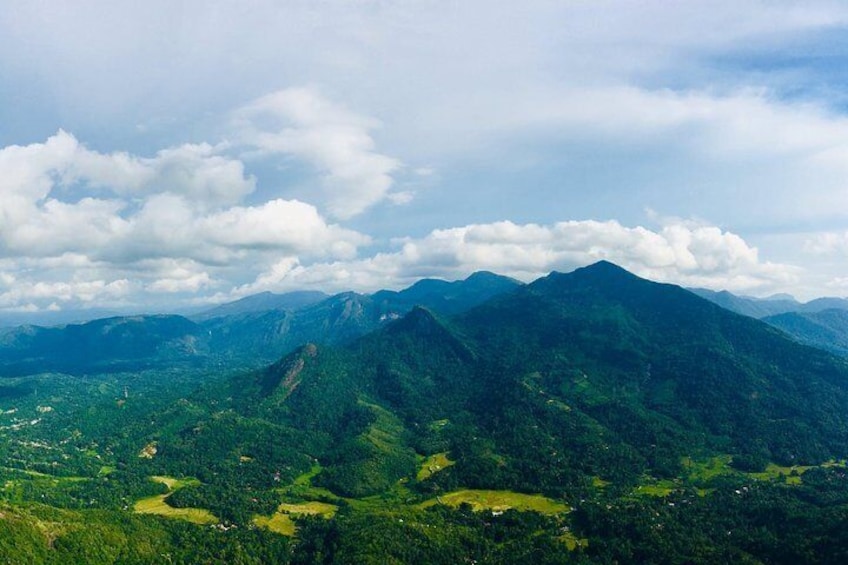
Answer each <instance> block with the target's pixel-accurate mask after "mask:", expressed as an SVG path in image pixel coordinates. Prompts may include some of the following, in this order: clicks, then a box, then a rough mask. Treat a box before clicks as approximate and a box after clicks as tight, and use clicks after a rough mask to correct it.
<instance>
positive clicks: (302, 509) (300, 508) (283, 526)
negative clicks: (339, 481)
mask: <svg viewBox="0 0 848 565" xmlns="http://www.w3.org/2000/svg"><path fill="white" fill-rule="evenodd" d="M338 509H339V507H338V506H336V505H334V504H327V503H324V502H304V503H302V504H288V503H285V502H284V503H282V504H280V506H279V507H277V511H276V512H275V513H274V514H273V515H272V516H255V517H254V518H253V523H254V524H256V525H257V526H259V527H261V528H267V529H269V530H271V531H272V532H276V533H278V534H282V535H284V536H293V535H294V534H295V531H296V527H295V524H294V521H293V520H292V516H296V515H309V516H323V517H324V518H332V517H333V516H334V515H335V514H336V511H337V510H338Z"/></svg>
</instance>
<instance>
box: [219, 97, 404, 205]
mask: <svg viewBox="0 0 848 565" xmlns="http://www.w3.org/2000/svg"><path fill="white" fill-rule="evenodd" d="M235 116H236V123H237V125H238V127H239V128H240V129H241V138H242V141H243V142H244V143H245V144H247V145H248V146H250V147H255V148H258V149H259V150H260V151H262V152H264V153H270V154H280V155H288V156H293V157H296V158H298V159H302V160H304V161H306V162H307V163H309V164H310V165H312V166H313V167H315V168H316V169H317V170H318V171H319V172H320V173H321V175H322V176H323V189H324V194H323V197H324V200H325V201H326V205H327V209H328V210H329V212H330V214H331V215H333V216H335V217H337V218H342V219H345V218H351V217H353V216H356V215H358V214H360V213H362V212H363V211H364V210H366V209H367V208H369V207H371V206H373V205H374V204H376V203H378V202H380V201H382V200H384V199H386V198H387V197H390V196H391V195H390V193H389V190H390V189H391V187H392V185H393V183H394V179H393V178H392V173H393V172H395V171H397V170H398V168H399V167H400V162H399V161H398V160H396V159H393V158H391V157H388V156H386V155H383V154H381V153H378V152H377V150H376V144H375V142H374V139H373V138H372V137H371V134H370V131H371V130H373V129H375V128H376V127H378V126H379V123H378V122H377V121H376V120H373V119H371V118H367V117H364V116H360V115H358V114H354V113H353V112H350V111H349V110H347V109H345V108H343V107H342V106H339V105H337V104H335V103H333V102H331V101H329V100H328V99H326V98H325V97H323V96H322V95H321V94H319V93H318V92H317V91H316V90H315V89H312V88H289V89H285V90H280V91H278V92H275V93H273V94H269V95H266V96H263V97H262V98H259V99H258V100H255V101H254V102H252V103H250V104H248V105H247V106H245V107H243V108H241V109H240V110H238V111H237V112H236V114H235ZM395 198H398V197H395ZM399 198H401V200H403V199H404V198H405V197H403V196H400V197H399Z"/></svg>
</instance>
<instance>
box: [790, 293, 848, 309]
mask: <svg viewBox="0 0 848 565" xmlns="http://www.w3.org/2000/svg"><path fill="white" fill-rule="evenodd" d="M824 310H848V299H846V298H837V297H834V296H827V297H823V298H816V299H814V300H810V301H809V302H807V303H806V304H804V305H803V306H801V308H800V311H801V312H822V311H824Z"/></svg>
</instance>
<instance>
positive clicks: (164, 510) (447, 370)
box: [0, 261, 848, 563]
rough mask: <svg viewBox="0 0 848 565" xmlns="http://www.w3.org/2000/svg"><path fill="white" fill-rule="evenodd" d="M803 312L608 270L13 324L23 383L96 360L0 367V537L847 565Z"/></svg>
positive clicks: (345, 557)
mask: <svg viewBox="0 0 848 565" xmlns="http://www.w3.org/2000/svg"><path fill="white" fill-rule="evenodd" d="M266 308H269V309H266ZM841 315H842V311H839V310H825V311H822V312H818V313H810V314H805V315H804V317H803V320H804V324H807V325H806V326H804V332H806V333H807V334H809V333H810V332H811V330H809V327H810V326H815V327H817V328H820V329H819V330H818V331H820V332H824V331H825V330H826V329H830V330H831V331H832V333H831V334H827V337H826V338H824V337H823V338H822V340H828V341H830V342H832V343H836V342H837V340H838V332H835V331H834V330H833V328H834V327H838V325H839V323H841ZM788 316H790V315H788V314H781V315H779V316H776V318H780V319H778V320H773V319H770V320H769V323H766V321H763V320H758V319H755V318H752V317H749V316H744V315H741V314H738V313H736V312H732V311H730V310H727V309H725V308H722V307H720V306H719V305H717V304H715V303H713V302H711V301H709V300H706V299H704V298H701V297H700V296H698V295H697V294H695V293H693V292H690V291H688V290H686V289H683V288H681V287H678V286H675V285H669V284H660V283H655V282H652V281H649V280H645V279H642V278H639V277H637V276H635V275H633V274H632V273H629V272H627V271H625V270H624V269H621V268H620V267H618V266H616V265H613V264H611V263H608V262H603V261H602V262H599V263H596V264H594V265H590V266H588V267H585V268H582V269H577V270H575V271H573V272H571V273H557V272H554V273H551V274H550V275H548V276H546V277H542V278H540V279H538V280H536V281H534V282H532V283H530V284H526V285H522V284H520V283H517V282H515V281H512V280H510V279H507V278H504V277H499V276H497V275H493V274H490V273H481V274H476V275H473V276H472V277H469V278H468V279H466V280H464V281H458V282H454V283H447V282H444V281H422V282H419V283H417V284H415V285H413V286H412V287H410V288H408V289H406V290H403V291H399V292H390V291H381V292H378V293H375V294H372V295H361V294H356V293H342V294H338V295H335V296H330V297H324V296H320V295H317V294H298V295H293V296H286V295H282V296H275V295H267V294H266V295H258V296H256V297H248V298H247V299H244V300H241V301H237V302H235V303H232V304H229V305H225V306H223V307H217V308H216V309H215V310H213V311H210V312H205V313H200V314H198V315H196V316H194V317H193V319H189V318H185V317H180V316H150V317H135V318H129V317H118V318H109V319H105V320H96V321H92V322H88V323H86V324H81V325H71V326H65V327H58V328H33V327H25V328H18V329H16V330H14V331H11V332H7V333H6V334H4V336H3V344H2V348H0V352H2V355H3V357H2V359H3V360H4V362H5V369H6V371H7V374H8V375H10V376H11V375H20V374H24V373H27V372H32V373H35V372H37V371H39V370H40V371H41V372H42V373H43V372H45V371H55V372H65V371H67V370H68V368H71V369H74V370H76V371H78V373H79V374H80V375H83V374H85V375H87V377H86V378H76V377H63V376H61V375H56V374H47V375H43V374H42V375H38V376H33V377H21V376H15V377H13V378H12V377H10V378H8V379H5V380H4V382H8V383H9V384H8V386H6V387H5V388H7V389H8V390H9V391H10V393H9V395H7V396H6V397H5V398H6V400H5V402H7V403H12V402H14V403H15V404H14V408H12V409H8V410H5V409H4V410H3V411H2V412H0V418H6V419H8V420H9V423H8V424H6V425H0V435H2V436H4V437H7V438H8V441H6V442H5V443H2V444H0V449H3V450H5V451H3V454H4V457H5V461H8V465H9V467H8V468H6V467H0V475H2V476H3V477H4V478H6V480H7V483H6V485H7V486H6V490H7V491H8V492H9V493H12V494H13V495H14V496H16V497H18V498H17V499H15V500H17V502H15V503H14V504H12V503H9V505H8V506H7V507H3V510H2V512H3V516H6V517H15V516H19V515H20V516H21V518H20V519H17V518H14V520H18V521H16V522H14V523H15V524H18V523H20V524H22V525H17V526H15V528H17V529H8V528H7V530H3V531H4V536H3V538H2V539H6V540H9V541H8V544H7V545H6V546H4V545H3V543H5V542H0V555H5V556H9V555H12V554H14V555H19V552H20V551H22V549H21V548H29V547H41V545H38V544H36V546H31V545H27V544H32V543H33V542H32V541H27V540H33V539H36V540H40V539H41V537H39V536H42V535H43V534H41V533H39V531H40V530H37V529H35V526H26V524H28V523H29V522H27V520H26V519H25V517H26V516H29V515H30V514H31V513H36V514H38V515H39V516H41V515H44V516H48V515H50V514H48V511H47V510H45V509H43V507H40V506H37V505H33V504H34V503H37V504H45V503H47V504H55V505H57V506H60V507H61V508H64V509H67V510H66V511H67V512H70V509H73V511H74V512H76V513H75V514H66V515H65V516H66V517H65V518H62V520H64V521H65V523H67V524H69V525H68V526H66V529H64V530H63V529H58V530H56V531H55V532H53V531H52V530H51V532H52V534H51V535H53V536H54V538H53V541H54V542H55V543H54V546H55V547H58V548H59V551H69V553H68V554H67V555H70V556H71V557H68V558H67V559H70V561H71V562H73V561H74V560H76V561H79V562H104V563H107V562H130V563H148V562H156V559H158V558H161V555H162V552H163V551H165V549H163V548H166V549H167V553H168V555H171V556H172V557H173V556H177V555H180V556H182V557H180V559H181V561H180V560H177V561H175V562H185V563H192V562H207V561H209V562H215V560H214V558H213V557H203V558H201V557H199V556H201V555H206V554H205V553H203V552H204V551H207V548H208V547H220V548H221V549H220V551H221V552H224V553H225V554H227V555H230V557H229V558H228V559H230V560H236V561H239V562H244V563H262V562H280V563H371V562H395V563H422V562H426V563H456V562H463V561H477V562H480V563H516V562H528V561H538V562H540V563H594V562H601V563H608V562H653V563H687V562H696V563H702V562H704V563H723V562H741V563H784V562H785V563H798V562H840V561H842V558H843V557H845V555H846V552H845V551H844V548H845V547H848V544H846V539H845V534H844V520H845V516H846V515H848V475H846V472H845V471H846V463H845V460H846V458H848V360H846V359H845V358H843V357H840V356H837V355H834V354H832V353H831V352H828V351H825V350H823V349H820V348H817V347H812V346H810V345H807V344H804V343H800V342H799V341H798V340H796V339H794V338H793V337H791V335H790V333H791V331H793V330H792V328H793V327H795V326H793V324H796V325H798V323H796V322H791V319H790V321H789V322H787V321H786V319H787V317H788ZM793 316H795V314H793ZM772 324H773V325H772ZM779 324H784V325H785V329H778V328H777V327H775V326H776V325H779ZM821 328H824V329H821ZM266 360H267V361H266ZM181 367H184V368H191V371H192V373H191V374H197V375H200V378H199V379H196V380H190V379H189V380H185V379H184V380H183V381H175V380H174V379H175V376H178V375H179V374H181V373H180V371H181V370H182V369H181ZM221 369H226V370H221ZM115 370H120V371H122V372H125V373H126V374H127V375H129V376H122V375H124V374H125V373H122V374H121V375H118V376H115V375H114V373H113V372H110V371H115ZM68 378H70V379H71V381H67V380H66V379H68ZM68 382H69V383H70V384H63V383H68ZM87 383H90V384H87ZM130 385H131V386H130ZM60 386H63V387H64V388H57V387H60ZM86 387H87V388H86ZM45 389H47V392H45ZM39 391H40V392H39ZM59 391H61V393H60V392H59ZM66 399H70V400H66ZM93 399H99V400H93ZM4 406H5V405H4ZM19 410H20V411H21V413H22V414H23V413H26V414H29V413H30V412H31V413H32V414H34V415H35V417H30V416H21V417H20V419H15V418H18V416H17V414H18V411H19ZM27 410H29V411H30V412H26V411H27ZM3 473H6V474H8V477H7V476H6V475H3ZM10 473H11V474H10ZM63 477H64V478H66V479H63ZM38 481H41V482H38ZM24 484H25V485H27V486H26V487H25V488H24V487H22V486H18V485H24ZM157 485H158V487H157ZM156 488H159V489H160V490H156ZM10 489H11V490H10ZM3 492H6V491H3ZM9 496H12V495H11V494H10V495H9ZM133 501H136V502H133ZM26 504H28V505H29V506H26ZM91 507H94V508H99V510H97V511H88V510H87V509H88V508H91ZM130 508H134V509H135V513H130V512H128V510H129V509H130ZM519 510H520V511H519ZM145 513H154V514H156V515H157V516H161V517H159V518H152V517H148V516H147V515H146V514H145ZM139 514H142V517H139ZM52 516H56V514H55V513H54V514H52ZM11 519H12V518H5V519H0V530H2V529H3V528H4V527H7V526H8V524H10V523H12V522H10V520H11ZM39 520H42V519H41V518H39ZM53 520H54V522H55V521H57V520H59V518H55V517H54V518H53ZM157 520H158V521H157ZM179 520H188V521H189V522H190V521H192V520H196V521H198V522H199V523H208V524H216V525H215V528H213V529H210V528H208V527H204V528H199V527H196V526H193V525H189V524H187V525H183V526H177V525H175V523H178V521H179ZM42 522H43V520H42V521H41V522H38V523H42ZM83 522H84V523H87V524H89V529H91V528H93V529H92V530H91V531H98V532H99V531H104V532H105V531H108V532H109V533H108V535H107V534H104V535H99V536H98V537H97V539H91V540H89V542H88V544H87V545H85V544H80V545H79V546H78V547H77V546H74V545H72V544H71V541H69V540H71V539H72V537H70V536H71V534H73V532H76V531H77V530H76V529H74V528H75V527H71V526H70V524H75V523H83ZM27 528H30V529H27ZM192 528H194V529H192ZM231 531H232V532H233V533H230V532H231ZM68 532H71V533H68ZM218 532H220V535H219V533H218ZM728 532H730V533H728ZM280 534H283V535H285V536H295V537H294V538H293V541H291V542H288V541H286V538H282V541H281V536H280ZM268 536H270V537H268ZM274 536H276V537H274ZM187 539H192V540H194V541H190V542H188V543H187V542H186V540H187ZM153 540H156V542H155V543H154V542H153ZM51 543H53V542H51ZM69 544H71V545H69ZM43 545H44V546H45V547H47V542H44V544H43ZM69 547H73V548H74V549H73V551H71V550H69V549H67V548H69ZM90 547H97V548H100V550H101V553H100V554H99V555H113V554H114V555H123V556H124V557H126V559H124V560H123V561H122V560H121V559H117V560H116V561H109V560H107V559H105V558H104V559H103V560H100V561H96V560H95V561H92V558H91V555H92V553H91V552H90V551H89V549H88V548H90ZM151 547H155V548H156V552H155V554H154V553H150V551H151V550H150V549H149V548H151ZM116 548H117V549H116ZM262 548H265V549H262ZM270 548H275V549H274V551H275V553H274V555H273V556H269V555H270V554H269V553H268V551H270ZM32 551H35V550H32ZM39 551H42V550H39ZM49 551H54V550H49ZM86 551H88V553H86ZM109 552H111V553H109ZM145 552H148V553H145ZM227 552H229V553H227ZM263 552H264V553H263ZM222 554H223V553H222ZM51 555H52V554H51ZM56 555H59V553H56ZM80 555H86V556H87V557H86V558H84V559H83V558H82V557H80ZM251 555H252V556H254V557H250V556H251ZM127 556H133V557H132V559H130V558H129V557H127ZM139 556H147V557H139ZM261 556H264V557H261ZM67 559H66V561H67Z"/></svg>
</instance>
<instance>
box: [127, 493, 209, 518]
mask: <svg viewBox="0 0 848 565" xmlns="http://www.w3.org/2000/svg"><path fill="white" fill-rule="evenodd" d="M167 497H168V495H167V494H159V495H156V496H151V497H148V498H142V499H141V500H139V501H138V502H136V503H135V505H134V506H133V510H135V511H136V512H137V513H139V514H158V515H159V516H165V517H166V518H177V519H179V520H185V521H187V522H191V523H192V524H199V525H207V524H215V523H217V522H218V518H216V517H215V515H214V514H212V513H211V512H209V511H208V510H204V509H202V508H174V507H173V506H168V504H167V503H166V502H165V499H166V498H167Z"/></svg>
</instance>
